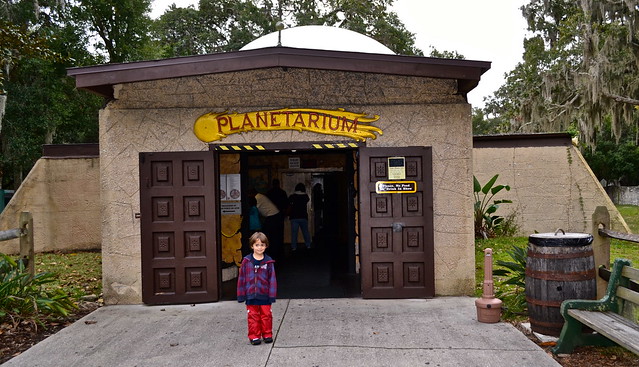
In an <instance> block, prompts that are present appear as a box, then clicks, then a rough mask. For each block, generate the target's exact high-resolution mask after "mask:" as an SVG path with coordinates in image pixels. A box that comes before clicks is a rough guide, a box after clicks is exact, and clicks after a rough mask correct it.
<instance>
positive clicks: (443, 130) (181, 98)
mask: <svg viewBox="0 0 639 367" xmlns="http://www.w3.org/2000/svg"><path fill="white" fill-rule="evenodd" d="M115 98H116V99H115V100H114V101H112V102H110V103H109V104H108V105H107V107H106V108H105V109H104V110H102V111H101V114H100V169H101V191H102V196H101V205H102V223H103V226H102V239H103V242H102V253H103V283H104V298H105V301H106V302H107V303H109V304H115V303H141V301H142V300H141V268H140V266H141V265H140V256H141V253H140V221H139V219H136V218H135V213H137V212H139V211H140V203H139V192H138V190H139V182H138V177H139V172H138V152H157V151H196V150H206V149H207V145H206V144H204V143H202V142H201V141H199V140H197V138H196V137H195V136H194V135H193V132H192V126H193V123H194V122H195V120H196V119H197V118H198V117H199V116H200V115H202V114H204V113H208V112H214V111H215V112H221V111H226V110H228V111H237V112H248V111H254V110H261V109H273V108H282V107H291V108H295V107H312V108H323V109H336V108H344V109H346V110H349V111H353V112H365V113H367V114H370V115H373V114H376V115H380V119H379V120H378V121H377V122H375V126H377V127H380V128H381V129H382V130H383V132H384V134H383V135H382V136H380V137H378V138H377V139H376V140H369V141H367V145H368V146H370V147H381V146H416V145H424V146H432V147H433V171H434V172H433V180H434V182H433V184H434V212H435V223H434V227H435V236H434V237H435V291H436V294H438V295H464V294H466V295H467V294H471V293H472V292H473V290H474V246H473V229H472V192H470V191H469V190H467V189H466V188H468V187H471V184H472V171H471V169H472V165H471V163H472V162H471V160H472V158H471V150H472V138H471V131H470V129H471V124H470V106H469V105H468V104H467V103H466V102H465V101H464V100H463V98H462V97H461V96H459V95H457V94H456V83H455V81H452V80H437V79H429V78H415V77H402V76H390V75H376V74H365V73H346V72H337V71H320V70H309V69H287V70H283V69H281V68H276V69H268V70H253V71H245V72H233V73H224V74H214V75H205V76H198V77H189V78H179V79H172V80H160V81H151V82H140V83H131V84H123V85H118V86H116V88H115ZM300 140H310V141H318V140H331V141H335V140H344V139H341V138H339V137H335V136H330V137H328V136H325V135H318V134H315V133H311V132H297V131H286V130H285V131H276V132H252V133H242V134H235V135H230V136H229V137H228V138H226V139H225V140H224V143H229V144H231V143H250V142H253V143H255V142H261V143H268V142H291V141H300Z"/></svg>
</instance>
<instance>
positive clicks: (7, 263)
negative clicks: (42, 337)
mask: <svg viewBox="0 0 639 367" xmlns="http://www.w3.org/2000/svg"><path fill="white" fill-rule="evenodd" d="M55 277H56V275H55V274H53V273H48V272H45V273H38V274H36V275H33V276H32V275H31V274H29V272H28V271H27V270H26V268H25V266H24V263H23V262H22V261H15V260H14V259H12V258H11V257H9V256H7V255H5V254H2V253H0V321H4V320H10V321H11V322H12V324H13V325H14V327H15V326H16V325H17V324H18V323H20V322H21V321H25V320H26V321H30V322H34V323H40V324H41V323H42V322H41V320H42V318H43V317H46V316H67V315H68V314H69V311H71V310H72V309H74V308H75V307H76V306H75V304H74V303H73V301H72V300H71V299H70V298H69V296H68V295H67V294H66V293H65V292H64V291H63V290H62V289H60V288H56V289H48V290H47V289H45V288H44V285H45V284H47V283H50V282H53V281H54V280H55Z"/></svg>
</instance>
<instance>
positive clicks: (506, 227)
mask: <svg viewBox="0 0 639 367" xmlns="http://www.w3.org/2000/svg"><path fill="white" fill-rule="evenodd" d="M516 217H517V213H516V212H512V213H510V214H508V215H507V216H506V217H505V218H504V220H503V221H502V222H501V224H500V225H499V226H498V227H497V228H495V236H496V237H513V236H515V235H516V234H517V233H519V230H520V229H521V226H520V225H519V224H517V218H516Z"/></svg>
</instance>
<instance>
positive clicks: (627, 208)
mask: <svg viewBox="0 0 639 367" xmlns="http://www.w3.org/2000/svg"><path fill="white" fill-rule="evenodd" d="M617 210H619V213H621V216H622V217H623V219H625V220H626V224H628V227H629V228H630V231H631V232H632V233H639V206H637V205H617Z"/></svg>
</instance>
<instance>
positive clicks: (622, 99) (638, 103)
mask: <svg viewBox="0 0 639 367" xmlns="http://www.w3.org/2000/svg"><path fill="white" fill-rule="evenodd" d="M602 94H603V95H604V96H606V97H608V98H612V99H614V100H615V101H617V102H623V103H628V104H631V105H634V106H639V99H633V98H628V97H622V96H618V95H616V94H612V93H606V92H603V93H602Z"/></svg>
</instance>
